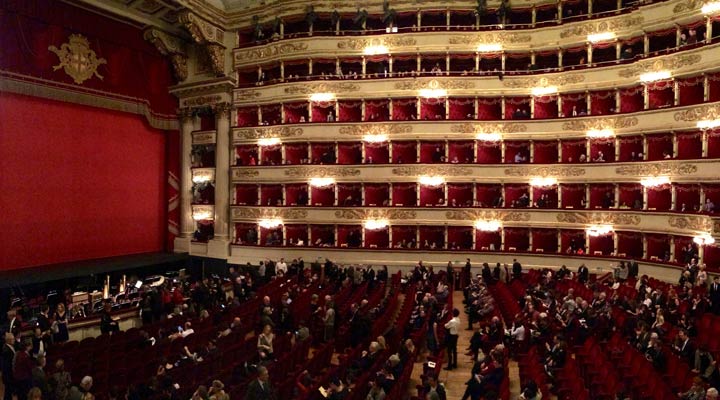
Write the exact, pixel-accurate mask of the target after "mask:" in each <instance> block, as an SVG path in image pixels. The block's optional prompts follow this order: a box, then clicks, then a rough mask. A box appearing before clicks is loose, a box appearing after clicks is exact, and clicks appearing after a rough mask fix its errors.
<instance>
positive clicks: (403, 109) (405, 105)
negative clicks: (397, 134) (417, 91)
mask: <svg viewBox="0 0 720 400" xmlns="http://www.w3.org/2000/svg"><path fill="white" fill-rule="evenodd" d="M392 107H393V109H392V119H393V121H411V120H416V119H417V100H416V99H393V100H392Z"/></svg>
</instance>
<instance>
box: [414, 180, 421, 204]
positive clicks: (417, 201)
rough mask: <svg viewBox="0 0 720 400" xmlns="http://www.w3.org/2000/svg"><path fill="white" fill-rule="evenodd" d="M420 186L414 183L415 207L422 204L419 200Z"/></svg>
mask: <svg viewBox="0 0 720 400" xmlns="http://www.w3.org/2000/svg"><path fill="white" fill-rule="evenodd" d="M420 188H421V186H420V184H419V183H416V184H415V207H420V205H421V204H422V203H421V202H420Z"/></svg>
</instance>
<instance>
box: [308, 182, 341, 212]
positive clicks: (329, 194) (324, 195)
mask: <svg viewBox="0 0 720 400" xmlns="http://www.w3.org/2000/svg"><path fill="white" fill-rule="evenodd" d="M310 195H311V196H312V205H313V206H320V207H330V206H333V205H335V187H334V185H333V186H328V187H311V188H310Z"/></svg>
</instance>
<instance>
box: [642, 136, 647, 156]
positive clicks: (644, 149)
mask: <svg viewBox="0 0 720 400" xmlns="http://www.w3.org/2000/svg"><path fill="white" fill-rule="evenodd" d="M647 159H648V139H647V136H645V135H643V161H647Z"/></svg>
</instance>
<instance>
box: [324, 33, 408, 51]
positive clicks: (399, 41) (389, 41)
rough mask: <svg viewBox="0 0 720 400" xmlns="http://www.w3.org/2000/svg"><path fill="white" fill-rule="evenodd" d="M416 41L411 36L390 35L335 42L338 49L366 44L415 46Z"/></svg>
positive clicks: (361, 47)
mask: <svg viewBox="0 0 720 400" xmlns="http://www.w3.org/2000/svg"><path fill="white" fill-rule="evenodd" d="M416 44H417V41H416V40H415V38H412V37H407V36H405V37H403V36H390V37H382V38H373V39H346V40H340V41H338V42H337V47H338V49H348V50H362V49H364V48H366V47H368V46H388V47H402V46H415V45H416Z"/></svg>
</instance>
